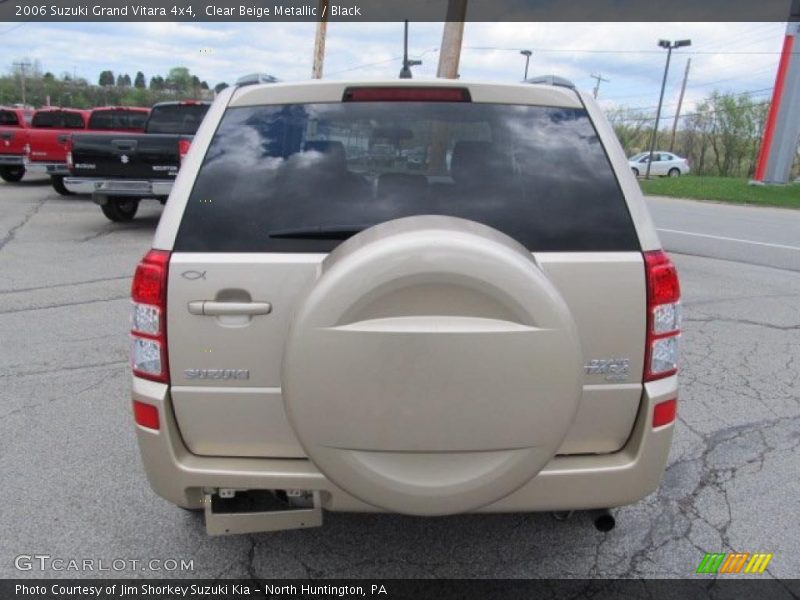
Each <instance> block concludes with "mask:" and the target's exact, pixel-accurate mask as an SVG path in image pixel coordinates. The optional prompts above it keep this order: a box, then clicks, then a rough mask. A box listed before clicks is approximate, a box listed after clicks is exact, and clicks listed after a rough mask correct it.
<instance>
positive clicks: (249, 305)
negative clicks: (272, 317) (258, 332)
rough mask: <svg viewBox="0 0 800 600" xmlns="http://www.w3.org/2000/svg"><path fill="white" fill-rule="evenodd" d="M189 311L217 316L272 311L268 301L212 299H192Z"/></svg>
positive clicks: (256, 313) (247, 314) (195, 313)
mask: <svg viewBox="0 0 800 600" xmlns="http://www.w3.org/2000/svg"><path fill="white" fill-rule="evenodd" d="M189 312H190V313H191V314H193V315H205V316H207V317H219V316H222V315H245V316H253V315H268V314H269V313H271V312H272V304H270V303H269V302H215V301H213V300H193V301H192V302H189Z"/></svg>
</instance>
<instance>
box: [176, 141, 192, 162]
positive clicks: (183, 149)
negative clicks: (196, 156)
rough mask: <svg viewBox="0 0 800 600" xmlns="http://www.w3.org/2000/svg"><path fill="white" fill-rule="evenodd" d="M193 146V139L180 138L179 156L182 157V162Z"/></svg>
mask: <svg viewBox="0 0 800 600" xmlns="http://www.w3.org/2000/svg"><path fill="white" fill-rule="evenodd" d="M191 147H192V141H191V140H178V158H180V160H181V162H183V159H184V158H186V155H187V154H189V148H191Z"/></svg>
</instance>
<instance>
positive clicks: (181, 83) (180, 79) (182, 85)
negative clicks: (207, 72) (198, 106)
mask: <svg viewBox="0 0 800 600" xmlns="http://www.w3.org/2000/svg"><path fill="white" fill-rule="evenodd" d="M166 83H167V87H169V88H170V89H173V90H175V91H176V92H177V93H186V92H188V91H189V90H191V89H192V75H191V73H189V69H187V68H186V67H172V68H171V69H170V70H169V75H167V81H166Z"/></svg>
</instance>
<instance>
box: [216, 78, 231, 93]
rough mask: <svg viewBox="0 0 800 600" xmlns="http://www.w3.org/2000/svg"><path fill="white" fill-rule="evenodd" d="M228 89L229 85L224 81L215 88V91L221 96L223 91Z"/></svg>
mask: <svg viewBox="0 0 800 600" xmlns="http://www.w3.org/2000/svg"><path fill="white" fill-rule="evenodd" d="M226 87H228V84H227V83H225V82H224V81H221V82H219V83H218V84H217V85H215V86H214V91H215V92H216V93H217V94H219V93H220V92H221V91H222V90H224V89H225V88H226Z"/></svg>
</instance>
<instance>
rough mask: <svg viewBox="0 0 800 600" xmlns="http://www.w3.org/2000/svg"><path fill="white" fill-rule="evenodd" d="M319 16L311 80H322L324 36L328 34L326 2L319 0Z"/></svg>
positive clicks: (325, 0) (326, 0)
mask: <svg viewBox="0 0 800 600" xmlns="http://www.w3.org/2000/svg"><path fill="white" fill-rule="evenodd" d="M319 14H320V18H319V21H318V22H317V36H316V38H314V64H313V66H312V67H311V78H312V79H322V63H323V62H325V35H326V34H327V33H328V0H319Z"/></svg>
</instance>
